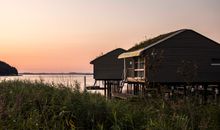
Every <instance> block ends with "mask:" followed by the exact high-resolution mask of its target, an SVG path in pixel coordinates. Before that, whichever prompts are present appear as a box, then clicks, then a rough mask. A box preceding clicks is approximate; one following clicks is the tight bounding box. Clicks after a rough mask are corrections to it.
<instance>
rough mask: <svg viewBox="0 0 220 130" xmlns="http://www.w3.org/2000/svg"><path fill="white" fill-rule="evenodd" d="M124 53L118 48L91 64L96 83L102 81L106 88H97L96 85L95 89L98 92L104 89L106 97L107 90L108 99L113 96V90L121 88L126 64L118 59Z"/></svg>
mask: <svg viewBox="0 0 220 130" xmlns="http://www.w3.org/2000/svg"><path fill="white" fill-rule="evenodd" d="M124 52H125V50H124V49H121V48H118V49H115V50H113V51H111V52H108V53H106V54H104V55H102V56H99V57H98V58H96V59H94V60H93V61H91V62H90V64H93V74H94V79H95V81H96V83H97V81H101V82H103V85H104V88H101V87H100V86H96V83H95V84H94V86H93V88H94V89H97V90H98V89H100V90H101V89H103V90H104V91H105V95H106V90H107V92H108V97H110V96H111V88H116V87H118V86H120V83H121V81H122V80H123V70H124V69H123V68H124V62H123V59H118V56H119V55H120V54H122V53H124Z"/></svg>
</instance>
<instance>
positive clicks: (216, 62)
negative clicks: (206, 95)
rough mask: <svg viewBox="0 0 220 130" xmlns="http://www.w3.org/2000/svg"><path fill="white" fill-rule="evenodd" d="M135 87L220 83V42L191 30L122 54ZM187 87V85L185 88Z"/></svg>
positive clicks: (126, 70)
mask: <svg viewBox="0 0 220 130" xmlns="http://www.w3.org/2000/svg"><path fill="white" fill-rule="evenodd" d="M118 58H119V59H124V61H125V64H124V65H125V66H124V72H125V73H124V74H125V75H124V77H125V78H124V80H125V82H127V83H128V84H130V85H131V87H132V86H133V90H134V91H135V90H137V91H139V90H140V89H141V88H146V86H147V87H149V86H153V85H155V84H164V85H169V86H174V87H175V86H181V85H185V86H186V84H187V85H203V86H205V89H207V86H208V85H215V86H217V87H218V89H219V86H220V44H219V43H217V42H215V41H213V40H211V39H209V38H207V37H205V36H203V35H201V34H199V33H197V32H195V31H193V30H189V29H182V30H178V31H174V32H170V33H167V34H163V35H160V36H158V37H155V38H152V39H149V40H146V41H143V42H141V43H140V44H137V45H135V46H134V47H132V48H130V49H129V50H128V51H127V52H125V53H122V54H121V55H119V57H118ZM184 89H185V88H184Z"/></svg>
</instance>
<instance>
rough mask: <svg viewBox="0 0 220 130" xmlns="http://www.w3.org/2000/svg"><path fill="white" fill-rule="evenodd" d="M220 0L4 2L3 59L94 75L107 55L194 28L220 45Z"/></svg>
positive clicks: (23, 68)
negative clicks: (94, 63) (101, 57)
mask: <svg viewBox="0 0 220 130" xmlns="http://www.w3.org/2000/svg"><path fill="white" fill-rule="evenodd" d="M219 5H220V2H219V0H185V1H180V0H167V1H164V0H138V1H135V0H5V1H3V0H0V17H1V19H0V60H3V61H5V62H7V63H9V64H11V65H13V66H15V67H17V68H18V70H19V72H72V71H76V72H92V65H90V64H89V62H90V61H91V60H92V59H94V58H95V57H97V56H99V55H100V54H101V53H102V52H104V53H105V52H108V51H111V50H112V49H115V48H118V47H121V48H124V49H128V48H130V47H131V46H133V45H134V44H135V43H138V42H140V41H142V40H144V39H145V38H152V37H154V36H157V35H159V34H162V33H166V32H170V31H174V30H178V29H182V28H190V29H193V30H195V31H198V32H200V33H202V34H203V35H206V36H207V37H209V38H211V39H213V40H214V41H217V42H220V26H219V23H220V15H219V12H220V8H219Z"/></svg>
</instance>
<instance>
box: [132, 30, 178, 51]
mask: <svg viewBox="0 0 220 130" xmlns="http://www.w3.org/2000/svg"><path fill="white" fill-rule="evenodd" d="M178 31H180V30H178ZM178 31H174V32H169V33H166V34H161V35H159V36H157V37H154V38H151V39H147V40H145V41H142V42H140V43H138V44H136V45H134V46H133V47H131V48H130V49H128V52H130V51H136V50H139V49H142V48H145V47H147V46H149V45H151V44H153V43H156V42H158V41H160V40H162V39H164V38H166V37H168V36H170V35H172V34H174V33H176V32H178Z"/></svg>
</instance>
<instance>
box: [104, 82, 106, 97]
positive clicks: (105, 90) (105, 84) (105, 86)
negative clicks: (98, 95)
mask: <svg viewBox="0 0 220 130" xmlns="http://www.w3.org/2000/svg"><path fill="white" fill-rule="evenodd" d="M104 95H105V97H106V80H104Z"/></svg>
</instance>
